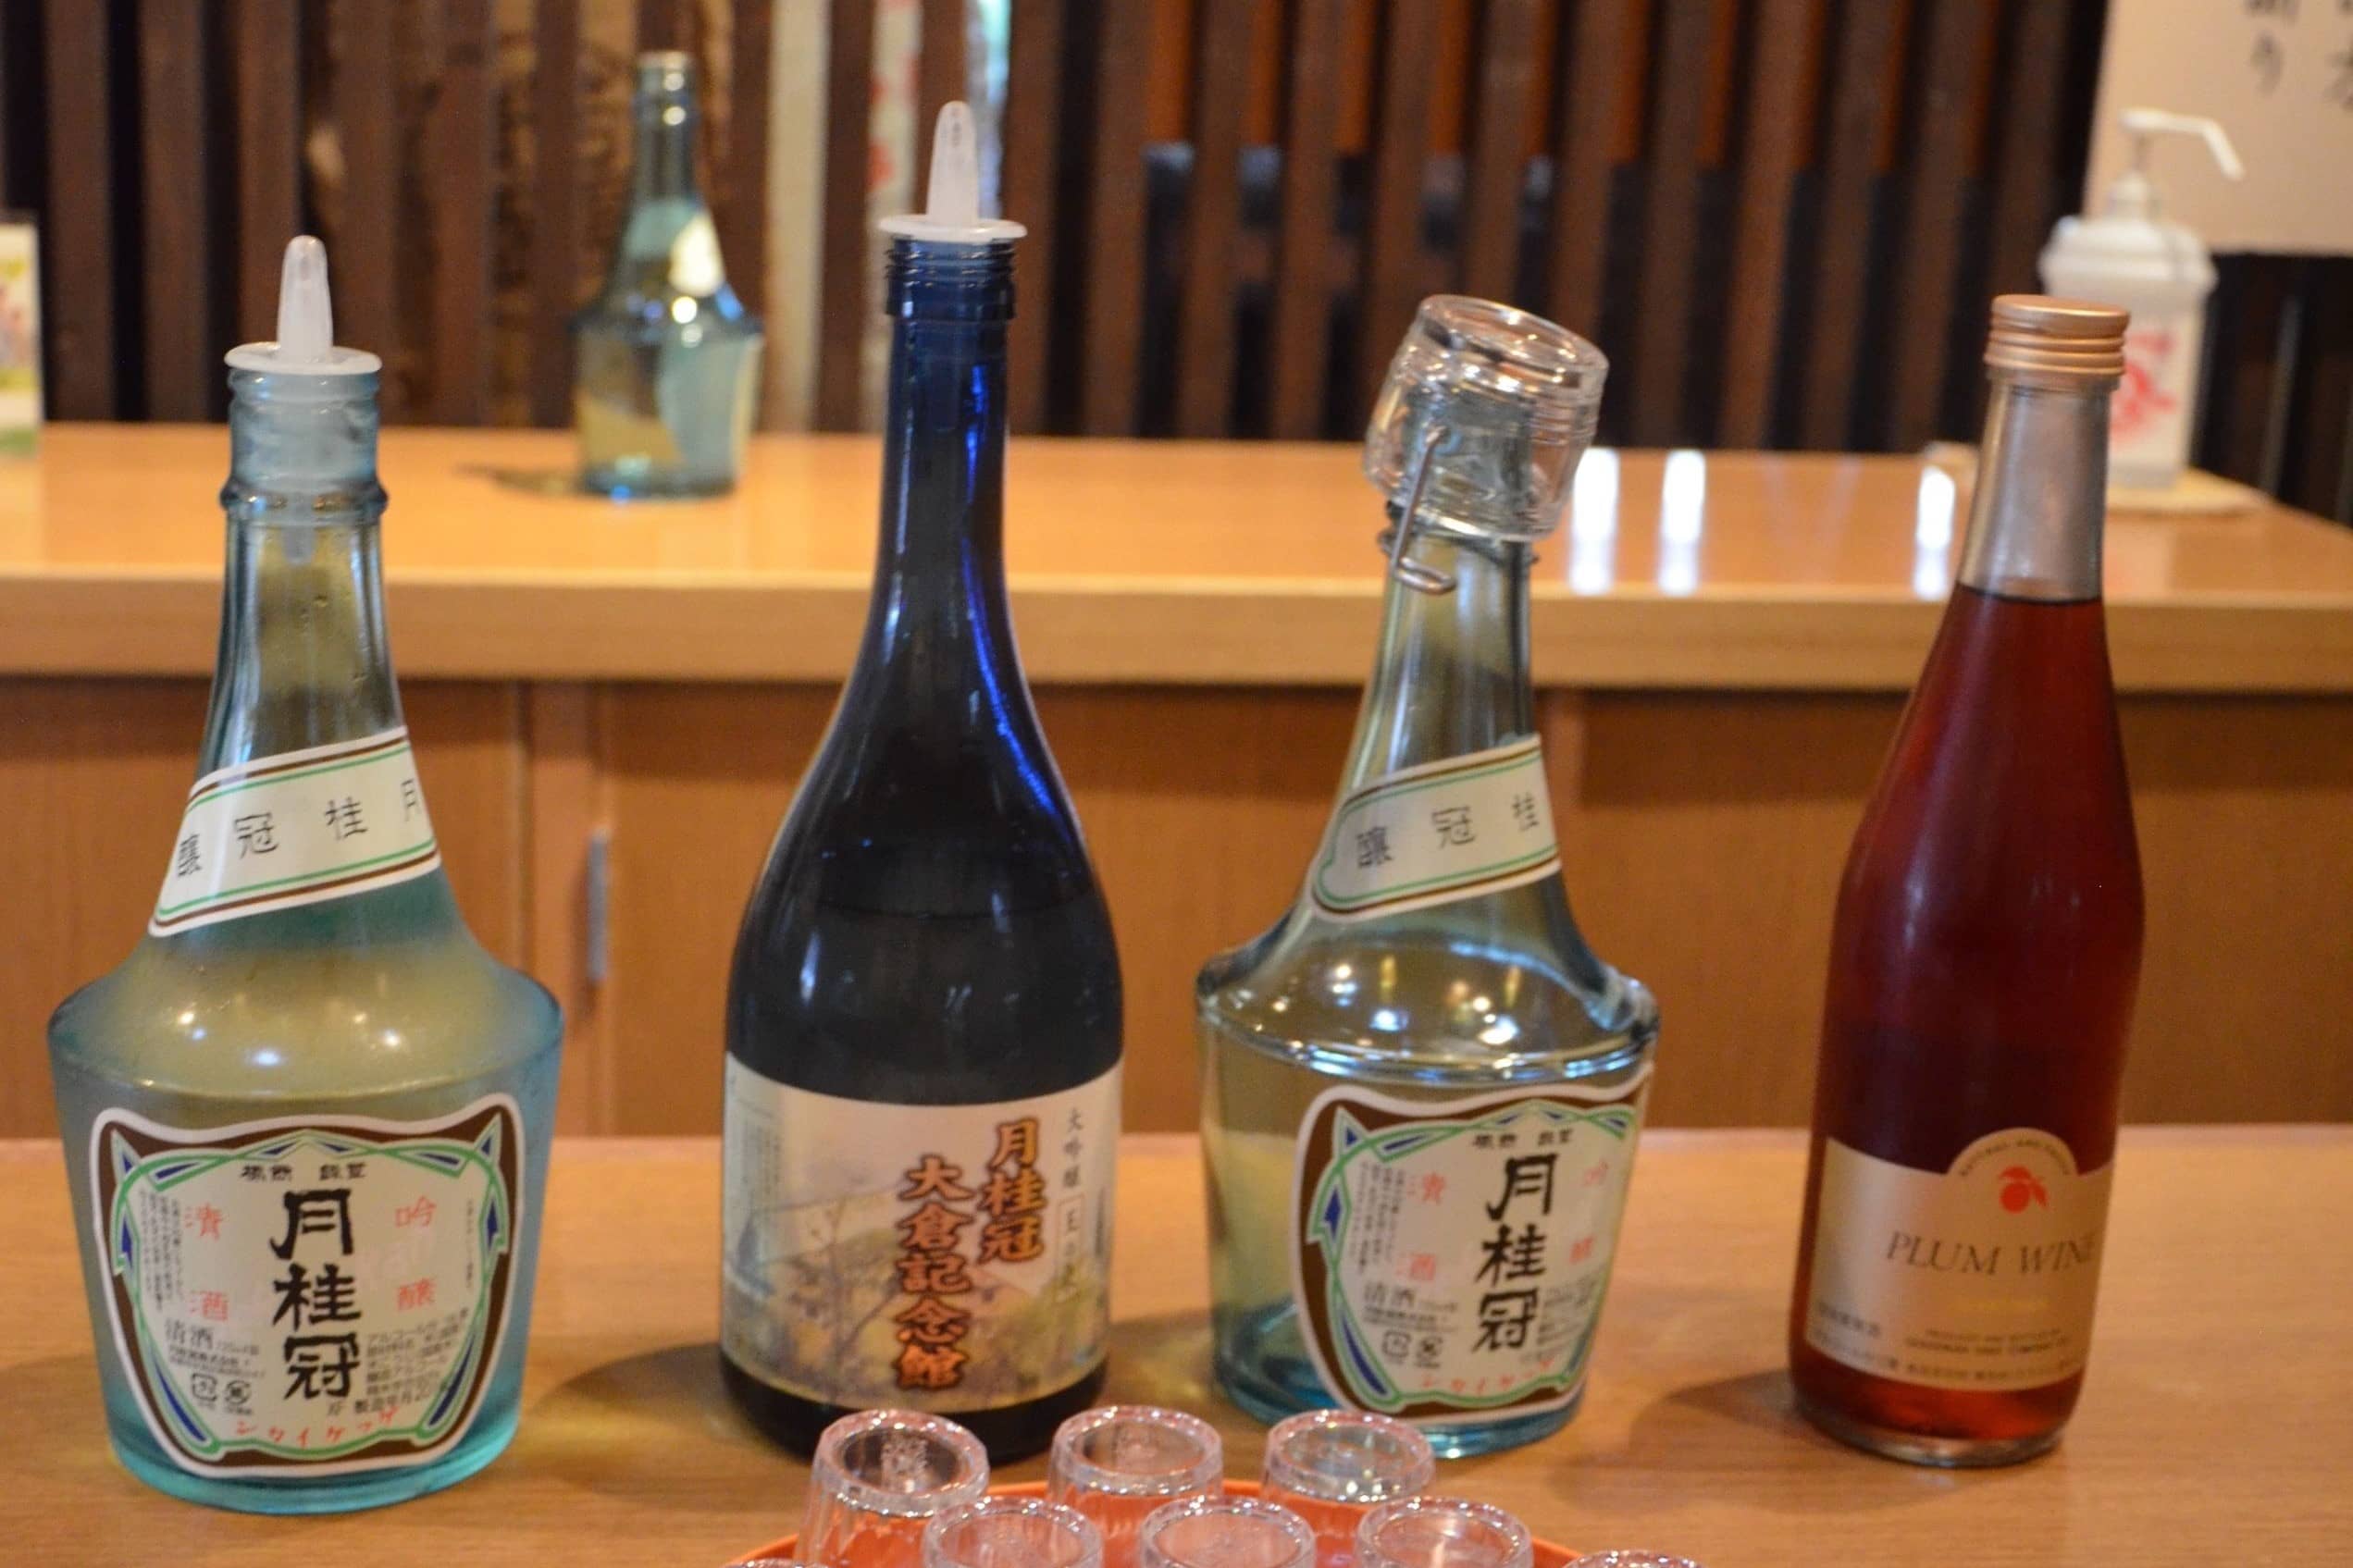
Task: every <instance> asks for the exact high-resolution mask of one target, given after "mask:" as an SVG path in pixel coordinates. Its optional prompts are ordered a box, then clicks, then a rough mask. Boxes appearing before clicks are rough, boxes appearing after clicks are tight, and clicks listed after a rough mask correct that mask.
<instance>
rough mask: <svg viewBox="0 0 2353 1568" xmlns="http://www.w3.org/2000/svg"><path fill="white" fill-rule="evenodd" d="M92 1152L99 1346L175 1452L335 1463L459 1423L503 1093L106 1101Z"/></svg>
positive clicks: (503, 1247)
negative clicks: (158, 1115) (333, 1108)
mask: <svg viewBox="0 0 2353 1568" xmlns="http://www.w3.org/2000/svg"><path fill="white" fill-rule="evenodd" d="M90 1162H91V1179H92V1182H93V1194H94V1198H95V1204H94V1206H93V1213H94V1215H95V1216H96V1219H97V1225H98V1248H99V1252H98V1255H99V1257H100V1259H101V1261H102V1265H103V1266H104V1269H105V1278H104V1286H105V1293H106V1301H107V1305H108V1307H109V1309H110V1313H111V1319H112V1323H113V1327H114V1342H115V1351H116V1353H117V1354H118V1355H119V1356H120V1357H121V1358H122V1362H123V1367H124V1370H125V1372H126V1374H127V1375H128V1377H129V1380H130V1386H131V1388H132V1389H134V1390H136V1392H137V1395H138V1398H139V1401H140V1407H141V1410H142V1413H143V1414H145V1416H146V1418H147V1425H148V1426H149V1427H150V1429H152V1430H153V1431H154V1433H155V1439H156V1441H157V1442H158V1443H160V1444H161V1445H162V1447H163V1451H164V1452H165V1453H166V1454H167V1455H168V1456H169V1457H170V1458H171V1460H172V1462H173V1463H177V1464H179V1465H180V1467H181V1468H183V1469H186V1470H191V1471H195V1472H198V1473H200V1474H211V1475H218V1474H224V1473H236V1474H244V1473H249V1472H271V1471H278V1470H300V1471H301V1472H302V1473H303V1475H337V1474H341V1473H345V1472H351V1471H359V1470H377V1469H384V1468H388V1467H390V1466H394V1465H403V1464H418V1463H424V1462H425V1461H427V1460H429V1459H432V1458H433V1457H435V1456H436V1455H437V1454H439V1453H440V1452H441V1451H444V1450H445V1449H447V1448H448V1447H449V1446H450V1445H451V1444H452V1443H454V1442H455V1441H456V1440H457V1439H458V1438H460V1437H462V1436H463V1435H464V1432H465V1429H466V1427H467V1426H468V1425H469V1424H470V1423H471V1422H472V1421H473V1419H474V1414H475V1411H476V1408H477V1405H478V1404H479V1402H480V1400H481V1396H482V1389H483V1386H484V1384H485V1383H486V1382H487V1380H488V1379H489V1375H490V1370H491V1368H492V1367H494V1366H495V1365H496V1364H497V1363H498V1357H499V1348H500V1345H501V1343H502V1340H503V1339H504V1336H505V1332H506V1318H507V1296H508V1288H509V1284H510V1282H511V1280H512V1278H513V1273H514V1237H515V1235H516V1233H517V1228H518V1227H519V1226H520V1225H521V1223H522V1216H521V1215H520V1213H519V1212H518V1210H519V1205H520V1204H521V1201H522V1193H523V1142H522V1137H521V1130H520V1123H519V1121H518V1120H517V1117H516V1114H515V1105H514V1100H512V1099H511V1098H509V1097H508V1096H506V1095H503V1094H501V1095H494V1096H491V1097H489V1098H486V1099H482V1100H478V1101H477V1102H475V1103H474V1104H473V1105H469V1106H467V1107H466V1108H465V1109H464V1110H463V1111H461V1112H459V1113H458V1114H457V1115H455V1116H453V1117H448V1118H446V1119H443V1120H440V1121H425V1122H400V1121H380V1120H377V1119H374V1118H368V1117H321V1118H318V1119H316V1120H313V1119H309V1118H306V1117H279V1118H277V1119H274V1120H268V1121H251V1122H245V1123H241V1124H240V1125H238V1126H235V1127H217V1128H204V1129H181V1128H176V1127H169V1126H166V1125H164V1124H163V1123H161V1122H155V1121H150V1120H148V1119H146V1118H145V1117H140V1116H136V1115H134V1114H132V1113H130V1112H129V1111H125V1110H109V1111H106V1112H104V1113H102V1114H101V1115H100V1116H99V1117H98V1118H97V1121H96V1123H95V1124H94V1125H93V1128H92V1130H91V1135H90Z"/></svg>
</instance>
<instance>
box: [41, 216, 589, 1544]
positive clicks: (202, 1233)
mask: <svg viewBox="0 0 2353 1568" xmlns="http://www.w3.org/2000/svg"><path fill="white" fill-rule="evenodd" d="M285 278H286V280H285V293H284V296H283V298H282V299H281V301H280V304H279V340H278V341H277V342H275V343H254V344H248V345H246V346H245V347H243V348H240V349H237V350H235V351H233V352H231V353H230V354H229V365H230V372H229V389H230V392H231V402H230V407H229V440H230V447H231V457H230V468H229V483H228V484H227V486H226V487H225V488H223V489H222V491H221V500H222V504H223V505H224V506H225V507H226V509H227V511H228V514H229V549H228V572H227V576H226V581H225V584H224V587H223V594H222V610H221V632H220V655H219V665H218V669H217V673H216V674H215V676H214V680H213V691H212V706H211V711H210V714H209V716H208V717H207V719H206V722H205V729H204V752H203V757H202V759H201V760H200V761H199V763H198V764H197V770H196V771H197V775H198V776H197V780H196V784H195V786H194V788H193V789H192V791H191V792H190V795H189V797H188V804H187V807H186V809H185V811H184V814H183V816H182V819H181V821H180V831H179V833H177V835H176V836H175V838H174V842H173V846H172V854H171V859H170V863H169V865H168V867H167V870H166V874H165V877H164V884H163V891H162V893H161V894H160V895H159V896H158V897H157V899H156V903H155V914H154V916H153V917H152V918H151V920H149V923H148V927H147V934H146V937H145V939H144V940H142V942H141V943H140V944H139V945H138V946H137V947H136V948H135V949H133V951H132V952H131V954H130V957H128V958H126V959H125V960H124V961H123V963H122V964H121V965H120V966H119V967H118V968H117V969H114V970H113V971H112V972H110V973H108V974H106V975H105V976H104V977H102V978H101V979H99V980H96V981H93V982H92V983H90V984H89V985H87V986H85V987H83V988H82V989H81V990H80V991H78V992H76V993H75V994H73V995H72V996H70V997H68V998H67V1000H66V1002H65V1003H64V1005H63V1006H60V1007H59V1008H58V1009H57V1012H56V1017H55V1018H54V1019H52V1020H51V1023H50V1026H49V1048H50V1062H51V1068H52V1071H53V1073H54V1075H55V1079H56V1095H57V1119H58V1121H59V1123H60V1124H61V1127H62V1129H63V1132H64V1137H65V1148H66V1158H67V1166H68V1171H69V1172H70V1174H71V1179H72V1191H73V1207H74V1218H75V1222H76V1226H77V1228H78V1229H79V1231H80V1239H81V1250H82V1264H83V1269H84V1274H85V1278H86V1283H87V1285H88V1290H89V1304H90V1315H91V1322H92V1324H93V1328H94V1331H95V1335H96V1339H97V1343H98V1347H99V1351H98V1358H99V1364H100V1369H101V1382H102V1384H103V1387H104V1389H105V1405H106V1419H107V1426H108V1428H109V1430H110V1432H111V1434H112V1436H113V1439H114V1445H115V1450H116V1452H117V1453H118V1454H119V1455H120V1456H121V1459H122V1461H123V1463H124V1464H125V1465H127V1466H128V1467H129V1468H130V1470H131V1471H132V1473H133V1474H135V1475H139V1476H140V1477H141V1478H142V1479H143V1480H145V1481H147V1482H149V1483H150V1484H152V1485H154V1486H155V1487H157V1488H161V1489H163V1490H164V1491H167V1492H170V1493H173V1494H175V1495H177V1496H180V1497H183V1498H188V1499H191V1500H195V1501H198V1502H205V1503H212V1504H217V1505H218V1506H221V1507H226V1508H237V1509H244V1510H249V1511H252V1512H266V1513H316V1512H336V1511H341V1510H345V1509H354V1508H365V1507H369V1506H372V1505H374V1504H378V1503H385V1502H393V1501H397V1500H401V1499H402V1498H408V1497H414V1496H415V1495H417V1494H419V1493H422V1492H427V1491H431V1490H434V1489H437V1488H441V1487H445V1486H448V1485H450V1484H451V1483H452V1482H455V1481H458V1480H461V1479H463V1478H464V1477H465V1476H467V1475H472V1474H473V1473H474V1472H475V1471H477V1470H478V1469H480V1468H481V1467H482V1466H483V1465H484V1464H487V1463H489V1462H490V1460H492V1459H493V1458H495V1457H496V1456H497V1455H498V1453H499V1451H501V1450H502V1449H503V1448H504V1447H505V1446H506V1443H507V1439H508V1438H510V1437H511V1436H512V1435H513V1433H514V1426H515V1417H516V1413H517V1409H518V1404H519V1395H520V1388H521V1383H522V1377H523V1352H524V1340H525V1336H526V1330H527V1328H528V1327H529V1324H530V1317H531V1282H532V1270H533V1265H534V1262H535V1253H536V1251H537V1245H538V1236H539V1204H540V1194H541V1191H542V1189H543V1186H544V1183H545V1179H546V1172H547V1160H548V1134H549V1128H550V1124H551V1118H552V1117H553V1115H554V1102H555V1081H556V1063H557V1056H558V1052H559V1042H560V1040H561V1037H562V1032H563V1020H562V1018H561V1015H560V1014H559V1012H558V1010H557V1007H556V1005H555V1003H554V1000H553V999H552V998H551V997H550V996H549V994H547V992H546V991H544V990H542V989H541V988H540V987H539V985H538V984H536V983H534V982H532V981H531V980H529V979H528V978H527V977H526V976H524V975H521V974H518V973H516V972H515V971H514V970H513V969H508V968H506V967H505V966H504V965H502V964H501V963H499V962H498V961H496V960H495V959H493V958H492V957H490V956H489V954H488V953H486V952H484V951H483V950H482V947H481V946H480V945H479V944H477V942H476V941H475V939H474V937H473V935H472V933H470V932H468V931H467V930H466V927H465V922H464V920H462V919H461V918H460V917H459V914H458V909H457V906H456V903H455V902H454V901H453V900H452V897H451V895H450V885H449V883H448V881H447V880H446V879H445V878H444V876H443V874H442V871H441V866H440V851H439V848H438V846H437V841H436V839H435V837H434V834H433V827H432V820H431V818H430V816H429V815H428V814H427V810H426V805H425V798H424V795H423V793H422V791H421V790H420V788H419V786H418V783H417V775H416V769H415V761H414V759H413V758H412V756H411V753H410V748H409V739H408V732H407V730H406V728H405V727H404V725H403V724H402V717H401V702H400V693H399V689H398V687H397V685H395V683H394V681H393V677H392V665H391V660H390V653H389V651H388V649H387V647H386V643H385V632H384V608H383V599H382V594H381V588H380V570H381V569H380V557H379V554H378V517H379V516H380V514H381V513H382V512H383V509H384V491H383V489H382V488H380V487H379V486H378V483H377V478H376V431H377V403H376V394H377V379H378V377H377V372H378V360H377V358H376V356H375V355H373V354H367V353H361V352H354V351H353V350H350V349H340V348H333V347H331V346H330V345H331V344H332V342H333V336H332V331H331V327H330V318H329V311H328V292H327V272H326V257H325V253H324V251H323V250H322V249H321V248H320V246H319V243H318V241H316V240H312V239H308V238H304V239H301V240H297V241H294V243H293V244H292V245H291V247H289V249H288V252H287V261H286V275H285Z"/></svg>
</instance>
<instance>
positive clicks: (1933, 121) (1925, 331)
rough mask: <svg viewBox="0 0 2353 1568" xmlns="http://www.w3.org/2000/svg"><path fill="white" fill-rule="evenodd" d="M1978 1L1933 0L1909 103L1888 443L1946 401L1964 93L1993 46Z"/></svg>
mask: <svg viewBox="0 0 2353 1568" xmlns="http://www.w3.org/2000/svg"><path fill="white" fill-rule="evenodd" d="M1990 22H1991V13H1990V11H1989V10H1988V7H1987V6H1985V5H1984V4H1983V0H1934V4H1933V6H1932V7H1931V13H1930V17H1929V20H1928V27H1927V39H1928V43H1927V48H1928V58H1927V70H1926V73H1925V80H1926V90H1925V91H1924V92H1923V93H1922V94H1921V95H1920V98H1919V101H1918V102H1917V103H1915V104H1913V105H1912V111H1911V112H1912V116H1913V128H1914V129H1913V145H1914V152H1913V160H1912V177H1911V186H1912V200H1911V204H1910V206H1909V208H1908V210H1907V211H1906V213H1905V215H1904V225H1903V261H1902V264H1901V274H1900V276H1899V278H1898V281H1897V288H1898V289H1899V290H1901V292H1900V293H1899V294H1898V296H1897V297H1898V299H1900V300H1901V302H1902V308H1901V310H1899V311H1898V312H1897V313H1896V317H1895V357H1894V361H1893V364H1892V365H1891V367H1890V386H1889V397H1888V425H1887V440H1888V445H1889V447H1890V448H1892V449H1893V450H1895V451H1912V450H1913V449H1914V448H1916V447H1918V446H1920V445H1921V444H1922V443H1924V442H1926V440H1928V439H1929V438H1931V437H1933V436H1935V435H1936V434H1937V410H1938V408H1939V407H1940V406H1942V404H1943V402H1944V381H1945V360H1946V357H1947V356H1946V353H1945V346H1946V345H1947V344H1948V343H1949V342H1950V341H1951V338H1952V307H1953V299H1952V290H1953V279H1954V274H1955V272H1956V270H1957V267H1958V263H1959V260H1960V252H1961V243H1960V241H1961V187H1962V182H1963V179H1966V178H1967V175H1968V160H1969V151H1970V149H1969V144H1968V134H1969V129H1970V127H1969V124H1968V119H1969V116H1968V97H1969V93H1970V89H1971V87H1972V85H1973V84H1974V83H1975V81H1976V80H1977V73H1978V71H1979V69H1980V68H1981V67H1982V66H1983V64H1984V61H1985V55H1986V51H1987V50H1988V48H1989V47H1991V44H1992V39H1991V36H1990V34H1991V31H1992V30H1991V27H1990Z"/></svg>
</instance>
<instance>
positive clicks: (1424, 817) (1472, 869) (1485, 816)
mask: <svg viewBox="0 0 2353 1568" xmlns="http://www.w3.org/2000/svg"><path fill="white" fill-rule="evenodd" d="M1559 872H1560V846H1559V844H1558V842H1557V841H1556V840H1555V839H1554V833H1553V810H1552V804H1551V799H1550V796H1549V795H1548V793H1547V791H1546V789H1545V787H1544V751H1543V745H1542V742H1541V741H1540V740H1539V739H1538V738H1537V737H1536V736H1534V735H1528V736H1525V737H1523V738H1521V739H1519V740H1516V741H1513V742H1511V743H1509V744H1508V745H1505V746H1500V747H1494V748H1492V749H1491V750H1487V751H1480V752H1473V753H1471V754H1470V755H1468V756H1464V757H1454V758H1449V759H1446V760H1444V761H1443V762H1431V763H1426V764H1424V765H1422V766H1420V767H1417V768H1406V769H1401V770H1400V771H1398V772H1393V773H1390V774H1387V775H1385V776H1383V777H1381V778H1380V779H1377V780H1375V781H1374V782H1373V783H1371V784H1367V785H1366V786H1365V787H1364V788H1362V789H1359V790H1357V791H1356V792H1355V793H1354V794H1352V795H1350V796H1348V798H1347V799H1345V800H1344V801H1342V802H1341V804H1340V809H1339V810H1338V811H1336V812H1334V813H1333V815H1332V824H1331V835H1330V837H1329V839H1328V840H1327V841H1326V843H1325V845H1324V847H1323V852H1322V853H1321V854H1320V855H1319V857H1318V858H1317V864H1316V866H1315V869H1314V870H1312V871H1311V872H1309V874H1308V878H1307V893H1308V896H1309V897H1311V898H1312V899H1313V900H1314V901H1315V906H1316V910H1317V912H1318V913H1319V914H1320V915H1322V916H1323V917H1324V918H1325V919H1326V920H1370V919H1372V918H1374V917H1376V916H1379V915H1386V914H1394V913H1396V912H1398V911H1401V910H1406V909H1419V908H1427V907H1430V906H1431V905H1434V904H1445V903H1451V902H1452V901H1454V900H1455V899H1457V898H1473V897H1477V896H1479V895H1482V894H1488V893H1495V892H1500V891H1501V890H1503V889H1505V888H1507V887H1518V886H1520V885H1522V884H1524V883H1531V882H1539V881H1542V879H1543V878H1545V877H1550V876H1557V875H1558V874H1559Z"/></svg>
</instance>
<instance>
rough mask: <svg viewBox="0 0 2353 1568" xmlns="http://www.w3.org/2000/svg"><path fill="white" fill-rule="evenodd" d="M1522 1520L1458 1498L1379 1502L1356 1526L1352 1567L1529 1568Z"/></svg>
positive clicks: (1530, 1553) (1532, 1555) (1531, 1554)
mask: <svg viewBox="0 0 2353 1568" xmlns="http://www.w3.org/2000/svg"><path fill="white" fill-rule="evenodd" d="M1535 1561H1536V1547H1535V1543H1534V1541H1532V1540H1531V1539H1530V1538H1529V1534H1528V1526H1527V1525H1522V1524H1521V1523H1520V1522H1519V1521H1518V1520H1517V1519H1515V1518H1513V1517H1512V1516H1511V1515H1510V1514H1508V1513H1506V1512H1504V1511H1503V1510H1502V1509H1500V1508H1496V1507H1493V1506H1492V1505H1491V1504H1488V1503H1483V1502H1470V1501H1467V1500H1464V1499H1461V1498H1445V1497H1415V1498H1405V1499H1402V1500H1399V1501H1396V1502H1384V1503H1382V1504H1381V1506H1380V1507H1378V1508H1376V1509H1374V1510H1373V1511H1372V1512H1369V1513H1368V1514H1366V1515H1365V1517H1364V1522H1363V1523H1362V1524H1360V1525H1357V1526H1356V1568H1531V1565H1532V1564H1533V1563H1534V1562H1535Z"/></svg>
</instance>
